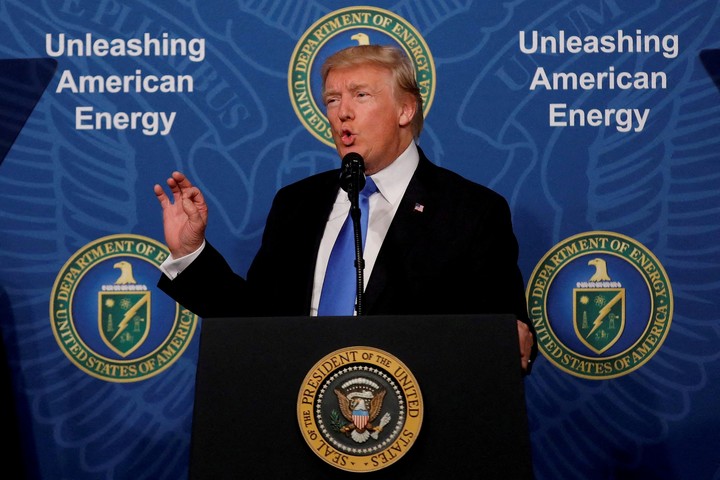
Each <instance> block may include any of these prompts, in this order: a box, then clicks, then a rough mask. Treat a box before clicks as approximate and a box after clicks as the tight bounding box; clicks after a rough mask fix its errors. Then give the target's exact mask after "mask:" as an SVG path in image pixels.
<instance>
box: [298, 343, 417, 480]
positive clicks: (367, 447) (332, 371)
mask: <svg viewBox="0 0 720 480" xmlns="http://www.w3.org/2000/svg"><path fill="white" fill-rule="evenodd" d="M297 417H298V423H299V425H300V430H301V431H302V434H303V437H304V438H305V441H306V442H307V444H308V445H309V446H310V448H311V449H312V451H313V452H315V454H316V455H317V456H318V457H320V458H321V459H323V460H324V461H325V462H327V463H328V464H330V465H332V466H333V467H336V468H339V469H341V470H346V471H351V472H371V471H375V470H380V469H381V468H385V467H387V466H389V465H392V464H393V463H395V462H396V461H398V460H399V459H400V458H401V457H402V456H403V455H405V454H406V453H407V452H408V450H409V449H410V447H412V445H413V444H414V443H415V440H416V439H417V436H418V433H419V432H420V426H421V425H422V419H423V401H422V395H421V393H420V387H419V386H418V383H417V381H416V380H415V377H414V376H413V375H412V373H411V372H410V370H409V369H408V368H407V367H406V366H405V365H404V364H403V363H402V362H401V361H400V360H398V359H397V358H395V357H394V356H393V355H391V354H390V353H388V352H385V351H383V350H379V349H377V348H373V347H346V348H342V349H339V350H336V351H334V352H332V353H330V354H328V355H327V356H325V357H323V358H322V359H320V360H319V361H318V362H317V363H316V364H315V365H314V366H313V367H312V369H310V371H309V372H308V374H307V376H306V377H305V379H304V380H303V383H302V386H301V387H300V393H299V395H298V402H297Z"/></svg>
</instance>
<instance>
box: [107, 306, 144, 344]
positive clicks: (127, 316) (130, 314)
mask: <svg viewBox="0 0 720 480" xmlns="http://www.w3.org/2000/svg"><path fill="white" fill-rule="evenodd" d="M148 298H149V297H148V296H147V295H143V297H142V298H141V299H140V301H139V302H137V303H136V304H135V305H133V306H132V307H131V308H130V309H129V310H128V311H127V312H125V315H124V316H123V318H122V320H120V323H119V324H118V329H117V331H116V332H115V335H113V337H112V338H111V339H110V341H111V342H112V341H113V340H115V339H116V338H117V336H118V335H120V334H121V333H122V332H123V331H125V329H126V328H127V326H128V323H130V320H131V319H132V317H134V316H135V314H136V313H137V311H138V310H140V308H142V306H143V305H145V304H146V303H147V302H148Z"/></svg>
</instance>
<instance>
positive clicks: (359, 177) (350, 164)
mask: <svg viewBox="0 0 720 480" xmlns="http://www.w3.org/2000/svg"><path fill="white" fill-rule="evenodd" d="M364 186H365V160H363V157H362V155H360V154H359V153H357V152H350V153H348V154H347V155H345V156H344V157H343V159H342V167H341V168H340V187H341V188H342V189H343V190H345V191H346V192H350V191H351V190H352V189H354V188H355V187H357V192H360V190H362V189H363V187H364Z"/></svg>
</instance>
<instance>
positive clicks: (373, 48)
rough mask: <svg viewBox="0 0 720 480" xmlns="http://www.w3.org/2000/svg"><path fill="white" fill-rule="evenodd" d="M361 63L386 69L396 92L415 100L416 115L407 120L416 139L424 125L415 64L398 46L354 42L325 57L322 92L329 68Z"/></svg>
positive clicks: (360, 64)
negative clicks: (409, 120)
mask: <svg viewBox="0 0 720 480" xmlns="http://www.w3.org/2000/svg"><path fill="white" fill-rule="evenodd" d="M362 65H374V66H376V67H380V68H384V69H387V70H389V71H390V73H392V76H393V80H394V82H395V88H396V92H397V91H399V92H402V93H405V94H408V95H410V96H411V97H413V98H414V99H415V105H416V109H415V115H414V116H413V119H412V121H411V122H410V128H411V130H412V134H413V137H414V138H415V139H416V140H417V139H418V137H420V132H421V131H422V128H423V120H424V119H423V112H422V105H423V100H422V96H420V87H419V86H418V83H417V79H416V78H415V67H414V66H413V63H412V62H411V61H410V59H409V58H408V56H407V55H405V53H403V51H402V50H400V49H399V48H397V47H392V46H383V45H357V46H353V47H348V48H345V49H343V50H340V51H338V52H335V53H334V54H332V55H331V56H329V57H328V58H327V60H325V63H323V66H322V69H321V70H320V75H321V76H322V91H323V95H324V94H325V81H326V80H327V76H328V74H329V73H330V71H331V70H333V69H340V68H349V67H357V66H362Z"/></svg>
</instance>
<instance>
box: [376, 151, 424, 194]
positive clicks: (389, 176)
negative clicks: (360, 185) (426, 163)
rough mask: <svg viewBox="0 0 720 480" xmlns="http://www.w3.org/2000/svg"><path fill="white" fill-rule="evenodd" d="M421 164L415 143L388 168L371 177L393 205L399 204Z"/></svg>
mask: <svg viewBox="0 0 720 480" xmlns="http://www.w3.org/2000/svg"><path fill="white" fill-rule="evenodd" d="M419 162H420V154H419V153H418V149H417V145H415V142H414V141H411V142H410V145H408V147H407V148H406V149H405V151H404V152H403V153H401V154H400V156H399V157H398V158H397V159H395V161H394V162H392V163H391V164H390V165H388V166H387V167H385V168H383V169H382V170H380V171H379V172H377V173H375V174H374V175H371V178H372V179H373V181H374V182H375V185H377V187H378V192H380V194H382V196H383V197H385V200H387V201H388V202H389V203H390V204H391V205H395V204H397V203H398V202H399V201H400V199H401V198H402V196H403V195H404V194H405V190H406V189H407V186H408V184H409V183H410V179H411V178H412V176H413V174H414V173H415V169H417V166H418V163H419Z"/></svg>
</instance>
